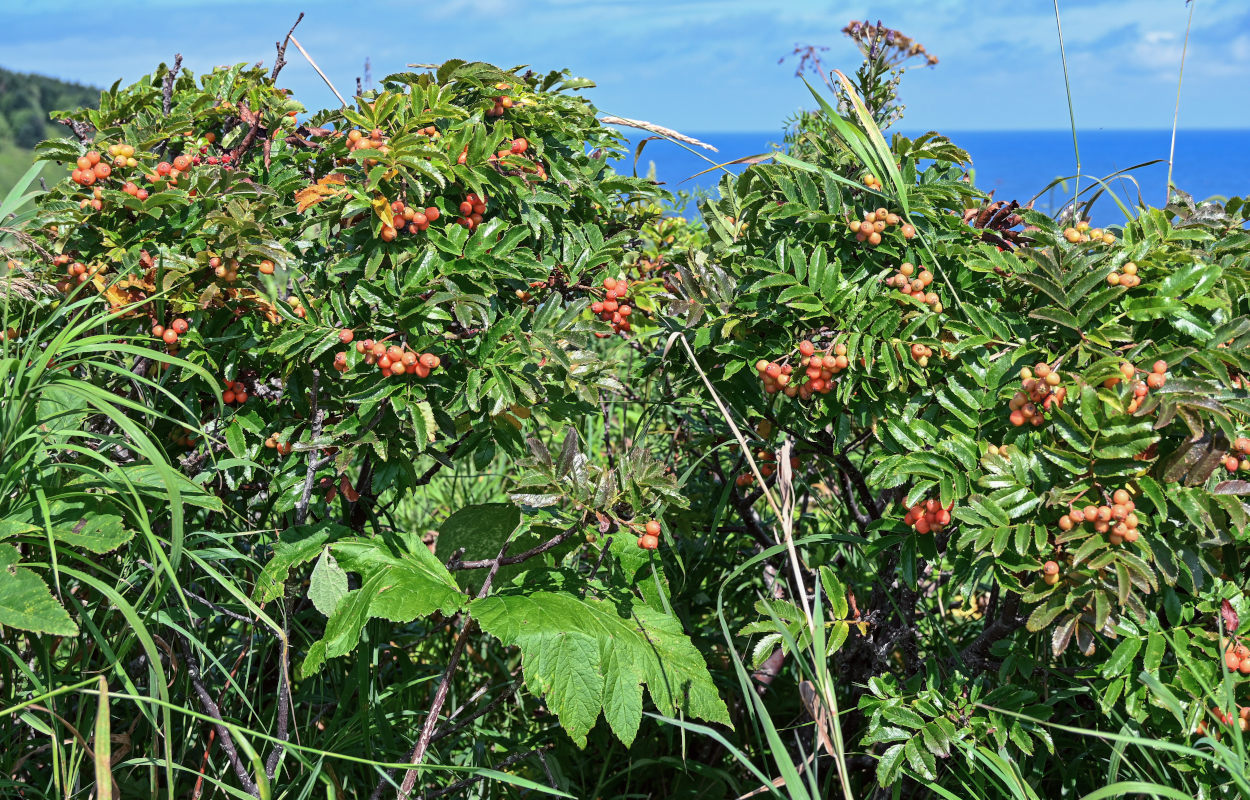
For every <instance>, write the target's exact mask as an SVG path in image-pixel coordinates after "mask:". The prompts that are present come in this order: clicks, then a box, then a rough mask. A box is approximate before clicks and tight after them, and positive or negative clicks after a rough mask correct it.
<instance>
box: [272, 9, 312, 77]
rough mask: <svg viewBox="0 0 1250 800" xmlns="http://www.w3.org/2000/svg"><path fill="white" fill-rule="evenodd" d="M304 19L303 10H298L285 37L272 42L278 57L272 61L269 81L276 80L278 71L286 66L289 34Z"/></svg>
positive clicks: (293, 31)
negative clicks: (279, 40)
mask: <svg viewBox="0 0 1250 800" xmlns="http://www.w3.org/2000/svg"><path fill="white" fill-rule="evenodd" d="M302 19H304V12H303V11H301V12H299V16H298V17H296V18H295V24H294V25H292V26H291V30H289V31H287V32H286V38H285V39H283V40H282V41H281V43H279V42H274V45H276V46H277V48H278V59H277V60H276V61H274V62H273V72H271V73H269V81H270V83H272V82H274V81H276V80H278V73H279V72H281V71H282V68H283V67H285V66H286V46H287V45H288V44H289V43H290V41H291V34H293V33H295V28H296V27H298V26H299V23H300V20H302Z"/></svg>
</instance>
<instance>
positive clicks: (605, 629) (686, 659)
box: [469, 592, 730, 747]
mask: <svg viewBox="0 0 1250 800" xmlns="http://www.w3.org/2000/svg"><path fill="white" fill-rule="evenodd" d="M469 610H470V613H472V615H473V616H474V617H475V618H477V620H478V623H479V624H480V625H481V627H482V629H483V630H485V631H486V632H487V633H489V634H491V635H492V636H495V637H496V638H498V639H499V640H500V641H502V642H503V643H504V644H506V645H512V646H517V647H519V648H520V649H521V659H522V663H523V665H524V672H525V681H526V685H527V686H528V687H529V688H530V689H531V690H532V691H533V692H534V693H535V694H538V695H541V696H542V697H544V698H545V699H546V701H547V704H548V706H549V707H550V708H551V710H552V711H553V712H555V714H556V715H557V717H559V719H560V724H561V725H562V726H563V727H564V729H565V731H567V732H568V734H569V736H570V737H572V739H573V741H574V742H576V743H577V744H578V746H583V747H584V746H585V744H586V735H587V733H589V732H590V729H591V728H592V727H594V724H595V720H596V719H598V717H599V714H600V713H601V712H602V713H603V715H604V717H605V719H606V720H607V722H608V725H609V726H610V727H611V728H612V731H613V732H614V733H615V734H616V735H617V736H618V737H619V738H620V739H621V741H622V742H624V743H625V744H627V745H628V744H630V743H632V742H633V740H634V737H635V735H636V734H637V732H638V726H639V723H640V722H641V717H642V687H643V685H645V686H646V687H647V690H648V692H649V693H650V695H651V699H652V701H653V702H654V703H655V705H656V707H657V708H658V709H659V710H660V713H662V714H664V715H666V716H675V715H677V714H679V713H680V714H683V715H685V716H690V717H697V718H699V719H704V720H707V721H710V722H720V723H724V724H726V725H728V724H730V722H729V714H728V710H727V709H726V707H725V704H724V703H723V702H722V701H721V699H720V695H719V694H718V693H717V691H716V686H715V684H714V683H713V682H712V677H711V675H710V674H709V673H708V670H707V666H706V664H705V663H704V661H703V656H702V654H700V653H699V651H698V650H697V649H695V647H694V645H693V644H691V642H690V640H689V639H688V638H687V637H686V635H685V634H684V633H682V630H681V623H680V622H679V621H678V620H677V619H676V618H675V617H671V616H669V615H667V614H663V613H661V612H658V611H656V610H655V609H653V608H650V607H649V606H644V605H641V604H635V605H633V606H632V607H629V608H619V607H617V606H616V605H613V604H612V603H609V602H606V601H603V600H599V599H595V598H585V599H581V598H578V597H575V596H573V595H569V594H557V593H554V592H536V593H534V594H532V595H522V594H496V595H492V596H489V597H485V598H482V599H481V600H475V601H474V602H473V603H472V604H470V606H469Z"/></svg>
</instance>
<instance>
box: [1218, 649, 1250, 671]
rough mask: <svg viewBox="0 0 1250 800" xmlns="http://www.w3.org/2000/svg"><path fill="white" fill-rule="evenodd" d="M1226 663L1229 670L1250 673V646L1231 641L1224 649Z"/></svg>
mask: <svg viewBox="0 0 1250 800" xmlns="http://www.w3.org/2000/svg"><path fill="white" fill-rule="evenodd" d="M1224 665H1225V666H1226V667H1228V671H1229V672H1240V673H1241V674H1242V675H1250V647H1246V646H1245V645H1244V644H1242V643H1241V642H1237V643H1235V644H1234V643H1232V642H1230V643H1229V644H1228V647H1227V649H1225V650H1224Z"/></svg>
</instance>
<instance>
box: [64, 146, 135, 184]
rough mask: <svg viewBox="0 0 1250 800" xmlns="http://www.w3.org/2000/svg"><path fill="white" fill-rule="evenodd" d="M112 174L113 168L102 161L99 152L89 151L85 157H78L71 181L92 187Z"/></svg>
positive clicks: (71, 173) (71, 174)
mask: <svg viewBox="0 0 1250 800" xmlns="http://www.w3.org/2000/svg"><path fill="white" fill-rule="evenodd" d="M136 163H137V162H136ZM112 173H113V168H112V167H111V166H109V164H108V162H107V161H102V160H101V159H100V154H99V153H98V152H97V151H95V150H88V151H87V153H86V154H85V155H82V156H79V157H78V161H77V162H76V163H75V164H74V169H73V171H72V172H70V180H72V181H73V182H74V183H76V184H78V185H79V186H91V185H92V184H94V183H95V182H96V181H98V180H100V181H102V180H104V179H105V178H107V177H108V176H109V175H111V174H112Z"/></svg>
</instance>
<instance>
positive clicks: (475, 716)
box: [430, 678, 522, 742]
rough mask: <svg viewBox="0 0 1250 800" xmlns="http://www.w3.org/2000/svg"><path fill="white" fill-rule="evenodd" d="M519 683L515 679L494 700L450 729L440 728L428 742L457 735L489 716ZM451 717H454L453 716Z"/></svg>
mask: <svg viewBox="0 0 1250 800" xmlns="http://www.w3.org/2000/svg"><path fill="white" fill-rule="evenodd" d="M521 683H522V679H521V678H517V679H516V680H514V681H513V682H512V683H510V684H508V686H507V688H506V689H504V690H503V691H502V692H500V693H499V695H498V696H497V697H495V699H494V700H491V701H490V702H489V703H487V704H486V705H484V706H482V707H481V708H479V709H478V710H477V711H474V712H473V713H472V714H470V715H469V716H467V717H465V718H464V719H462V720H460V721H459V722H457V723H456V724H455V725H453V726H451V727H450V728H448V727H445V726H444V727H442V728H439V729H438V730H437V731H435V732H434V736H433V737H432V738H431V739H430V741H431V742H437V741H438V740H439V739H442V738H443V737H445V736H451V735H452V734H453V733H459V732H460V731H462V730H464V729H465V728H466V727H468V725H469V724H470V723H472V722H473V721H474V720H476V719H480V718H481V717H484V716H485V715H487V714H489V713H490V712H491V711H494V710H495V709H496V708H498V707H499V706H500V705H501V704H503V703H505V702H507V700H508V698H509V697H511V696H512V695H514V694H516V690H517V689H519V688H521ZM452 716H455V715H454V714H453V715H452Z"/></svg>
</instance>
